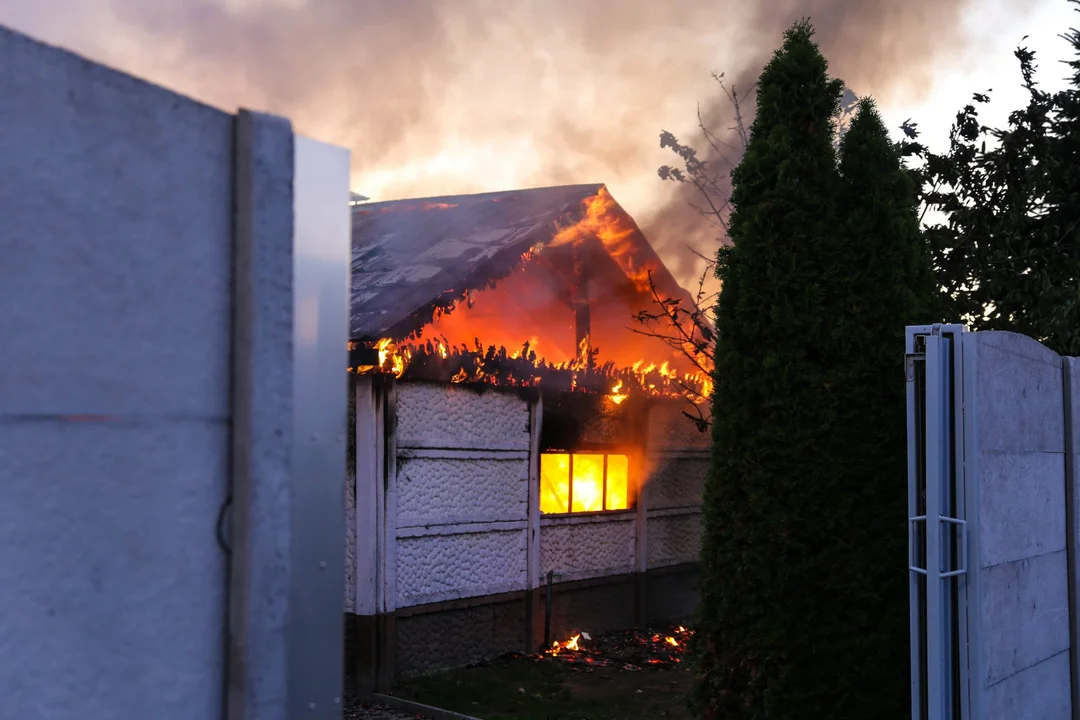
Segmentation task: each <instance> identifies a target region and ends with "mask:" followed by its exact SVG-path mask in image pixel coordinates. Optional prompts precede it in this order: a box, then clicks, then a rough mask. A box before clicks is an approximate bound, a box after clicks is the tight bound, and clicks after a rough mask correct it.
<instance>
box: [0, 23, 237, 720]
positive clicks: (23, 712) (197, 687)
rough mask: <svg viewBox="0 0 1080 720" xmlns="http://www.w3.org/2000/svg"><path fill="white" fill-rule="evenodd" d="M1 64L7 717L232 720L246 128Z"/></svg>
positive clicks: (32, 53)
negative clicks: (226, 714)
mask: <svg viewBox="0 0 1080 720" xmlns="http://www.w3.org/2000/svg"><path fill="white" fill-rule="evenodd" d="M0 68H3V71H2V72H0V127H2V128H3V131H2V132H0V258H2V260H0V328H2V332H3V340H2V341H0V367H3V371H2V372H0V547H2V548H3V550H2V551H0V588H2V590H0V618H2V620H0V647H2V648H4V651H3V653H2V654H0V687H3V688H4V689H5V690H4V699H3V701H2V703H0V704H2V706H3V711H2V712H0V714H2V715H3V716H5V717H20V718H39V717H40V718H45V717H47V718H50V719H55V720H64V719H67V718H71V719H75V718H91V717H95V718H106V717H131V718H136V717H145V718H150V717H153V718H162V719H163V720H165V719H168V718H176V719H177V720H180V719H181V718H183V719H189V718H195V717H199V718H212V717H220V716H221V714H222V709H223V697H224V687H223V674H224V669H225V647H226V644H225V618H226V602H227V598H226V594H227V589H226V556H225V554H224V553H223V552H222V549H221V548H220V547H219V546H218V543H217V540H216V533H215V524H216V521H217V517H218V513H219V510H220V508H221V507H222V504H223V503H224V501H225V498H226V496H227V494H228V478H229V457H230V453H229V444H230V429H229V419H230V353H231V343H232V339H231V338H232V336H231V333H232V323H231V318H232V293H233V285H232V282H233V277H232V262H233V246H232V223H233V207H232V172H233V117H232V116H231V115H229V114H227V113H224V112H221V111H219V110H216V109H214V108H211V107H208V106H205V105H202V104H199V103H197V102H194V101H192V100H189V99H187V98H184V97H181V96H179V95H176V94H174V93H171V92H168V91H166V90H164V89H162V88H159V87H156V86H153V85H150V84H148V83H145V82H142V81H140V80H137V79H135V78H132V77H129V76H126V75H123V74H121V73H118V72H115V71H113V70H110V69H108V68H105V67H102V66H99V65H96V64H94V63H91V62H88V61H86V60H84V59H82V58H80V57H77V56H75V55H72V54H70V53H67V52H63V51H60V50H57V49H54V48H51V47H47V46H45V45H42V44H39V43H37V42H34V41H32V40H30V39H28V38H25V37H22V36H20V35H17V34H15V33H12V32H10V31H8V30H6V29H4V28H0Z"/></svg>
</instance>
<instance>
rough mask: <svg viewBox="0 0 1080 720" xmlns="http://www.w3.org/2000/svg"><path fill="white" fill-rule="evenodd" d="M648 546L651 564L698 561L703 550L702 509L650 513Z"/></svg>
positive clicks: (676, 563)
mask: <svg viewBox="0 0 1080 720" xmlns="http://www.w3.org/2000/svg"><path fill="white" fill-rule="evenodd" d="M646 532H647V536H646V541H645V548H646V551H647V554H648V558H649V567H650V568H658V567H666V566H668V565H678V564H680V563H689V562H696V561H697V559H698V555H699V554H700V553H701V512H700V511H698V510H695V511H693V512H687V513H684V514H677V515H676V514H671V515H665V514H660V513H650V515H649V522H648V525H647V530H646Z"/></svg>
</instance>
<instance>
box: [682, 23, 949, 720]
mask: <svg viewBox="0 0 1080 720" xmlns="http://www.w3.org/2000/svg"><path fill="white" fill-rule="evenodd" d="M813 34H814V31H813V27H812V26H811V25H810V23H809V22H808V21H802V22H799V23H797V24H795V25H794V26H793V27H792V28H791V29H790V30H788V32H787V33H786V34H785V36H784V43H783V46H782V47H781V48H780V49H779V50H777V51H776V53H775V54H774V56H773V58H772V60H771V62H769V64H768V65H767V66H766V67H765V70H764V72H763V74H762V75H761V78H760V80H759V84H758V87H757V114H756V118H755V120H754V122H753V125H752V127H751V133H750V141H749V145H748V147H747V149H746V153H745V155H744V157H743V160H742V162H741V163H740V164H739V166H738V167H737V168H736V169H735V170H734V171H733V173H732V187H733V190H732V204H733V212H732V215H731V219H730V233H729V234H730V239H731V240H732V244H731V245H730V246H729V247H726V248H724V249H723V250H721V252H720V254H719V258H718V260H719V262H718V269H717V274H718V276H719V278H720V280H721V281H722V282H723V289H722V291H721V294H720V299H719V304H718V308H717V331H718V341H717V347H716V386H715V396H714V403H715V407H714V413H713V428H712V432H713V441H714V450H713V459H712V468H711V472H710V475H709V479H708V482H707V486H706V492H705V509H704V516H703V533H704V534H703V547H702V558H701V569H702V579H701V606H700V609H699V617H698V624H697V628H696V629H697V632H696V635H695V637H694V642H693V646H692V659H693V668H694V671H695V673H696V689H695V692H694V697H693V700H692V705H693V707H694V708H695V710H696V713H697V715H698V716H699V717H704V718H715V719H716V720H720V719H723V720H743V719H745V720H759V719H760V720H764V719H766V718H767V719H768V720H785V719H788V718H792V719H793V718H830V720H845V719H847V718H850V719H852V720H856V719H857V720H865V719H866V718H875V719H877V720H888V719H890V718H902V717H909V714H908V713H909V707H908V704H909V694H908V693H909V691H908V687H909V669H908V667H909V666H908V656H907V655H908V648H909V644H908V640H907V632H908V596H907V564H906V561H905V544H906V525H905V519H906V515H907V506H906V497H907V495H906V471H905V461H906V452H905V447H906V440H905V412H904V378H903V354H904V345H903V331H904V327H905V325H907V324H911V323H913V322H918V321H920V320H921V319H923V316H924V315H925V312H926V311H927V309H928V308H929V299H930V298H931V297H932V296H933V291H932V282H931V277H930V273H929V269H928V267H929V266H928V262H927V253H926V251H925V248H924V243H923V240H922V237H921V233H920V231H919V223H918V219H917V214H916V205H915V195H914V188H913V187H912V183H911V180H910V175H909V173H907V172H906V171H905V170H904V168H903V166H902V163H901V159H900V157H899V155H898V152H897V150H896V149H895V147H894V145H893V143H892V142H891V141H890V140H889V137H888V133H887V132H886V129H885V127H884V126H883V124H882V121H881V118H880V117H879V115H878V113H877V111H876V110H875V108H874V105H873V103H872V102H871V101H868V100H867V101H863V102H862V103H861V105H860V108H859V111H858V114H857V116H856V117H855V119H854V120H853V122H852V124H851V125H850V128H849V130H848V131H847V133H846V134H845V136H844V138H843V140H842V141H841V144H840V148H839V151H837V149H836V147H835V145H834V141H835V137H836V136H835V131H836V127H835V119H836V117H837V112H838V108H839V100H840V95H841V89H842V85H841V82H840V81H839V80H836V79H832V78H830V77H829V74H828V64H827V61H826V59H825V58H824V57H823V56H822V54H821V52H820V51H819V49H818V47H817V45H816V44H815V42H814V40H813Z"/></svg>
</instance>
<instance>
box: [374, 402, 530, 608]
mask: <svg viewBox="0 0 1080 720" xmlns="http://www.w3.org/2000/svg"><path fill="white" fill-rule="evenodd" d="M528 450H529V404H528V402H527V401H526V400H524V399H523V398H521V397H519V396H518V395H517V394H516V393H514V392H506V391H501V390H489V391H486V392H477V391H476V390H473V389H471V388H464V387H459V386H455V385H445V384H432V383H409V382H403V383H399V384H398V386H397V472H396V477H395V481H394V493H395V503H396V531H395V534H396V538H397V542H396V546H395V548H394V557H395V560H394V562H395V567H396V591H395V594H394V597H395V598H396V604H397V607H411V606H414V605H420V604H425V603H432V602H441V601H444V600H453V599H458V598H464V597H477V596H483V595H492V594H496V593H502V592H510V591H514V590H523V589H525V587H526V583H527V576H526V574H527V557H526V552H527V549H526V540H527V532H526V530H527V521H528V492H529V485H528V483H529V455H528Z"/></svg>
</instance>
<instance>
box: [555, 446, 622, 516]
mask: <svg viewBox="0 0 1080 720" xmlns="http://www.w3.org/2000/svg"><path fill="white" fill-rule="evenodd" d="M629 474H630V460H629V458H627V457H626V456H625V455H603V454H600V453H544V454H542V455H541V456H540V512H542V513H580V512H599V511H601V510H626V509H628V508H629V507H630V489H629Z"/></svg>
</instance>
